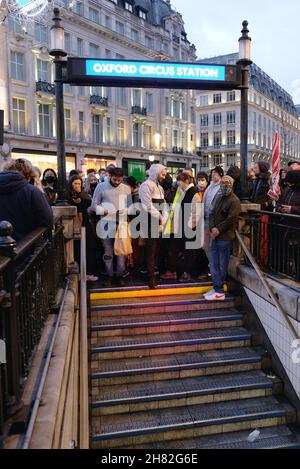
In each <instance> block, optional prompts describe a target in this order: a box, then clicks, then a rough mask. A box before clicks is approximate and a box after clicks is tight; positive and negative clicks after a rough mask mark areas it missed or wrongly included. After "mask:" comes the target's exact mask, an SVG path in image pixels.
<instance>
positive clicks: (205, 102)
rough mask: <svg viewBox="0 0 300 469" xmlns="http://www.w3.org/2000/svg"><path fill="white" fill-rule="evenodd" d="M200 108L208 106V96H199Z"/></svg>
mask: <svg viewBox="0 0 300 469" xmlns="http://www.w3.org/2000/svg"><path fill="white" fill-rule="evenodd" d="M200 106H208V96H207V95H206V96H200Z"/></svg>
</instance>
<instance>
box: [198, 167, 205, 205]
mask: <svg viewBox="0 0 300 469" xmlns="http://www.w3.org/2000/svg"><path fill="white" fill-rule="evenodd" d="M207 187H208V175H207V173H205V172H204V171H200V173H198V174H197V189H198V194H199V197H200V199H201V202H203V200H204V194H205V191H206V189H207Z"/></svg>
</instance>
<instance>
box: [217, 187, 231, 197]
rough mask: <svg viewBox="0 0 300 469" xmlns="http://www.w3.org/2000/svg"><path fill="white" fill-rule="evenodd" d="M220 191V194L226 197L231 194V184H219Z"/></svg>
mask: <svg viewBox="0 0 300 469" xmlns="http://www.w3.org/2000/svg"><path fill="white" fill-rule="evenodd" d="M220 191H221V194H222V196H225V197H227V196H228V195H231V194H232V192H233V188H232V186H225V185H223V184H221V187H220Z"/></svg>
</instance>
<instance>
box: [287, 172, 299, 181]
mask: <svg viewBox="0 0 300 469" xmlns="http://www.w3.org/2000/svg"><path fill="white" fill-rule="evenodd" d="M285 182H289V183H290V184H300V171H288V172H287V175H286V177H285Z"/></svg>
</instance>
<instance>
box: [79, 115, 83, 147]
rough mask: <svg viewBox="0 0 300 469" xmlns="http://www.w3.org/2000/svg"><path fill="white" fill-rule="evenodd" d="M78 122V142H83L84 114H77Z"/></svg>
mask: <svg viewBox="0 0 300 469" xmlns="http://www.w3.org/2000/svg"><path fill="white" fill-rule="evenodd" d="M78 122H79V140H80V141H81V142H83V141H84V112H83V111H79V112H78Z"/></svg>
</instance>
